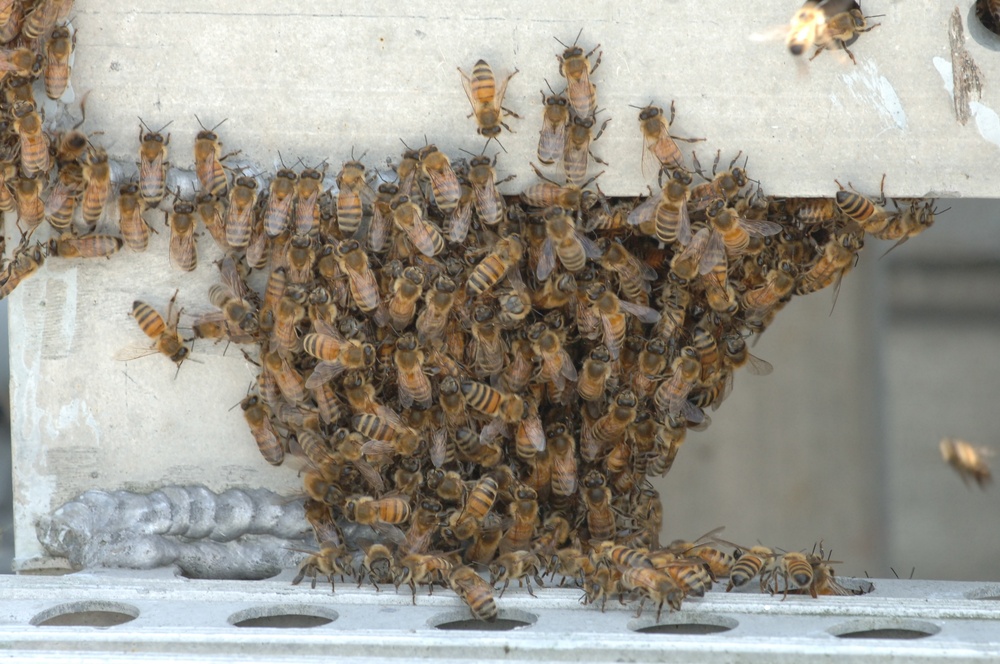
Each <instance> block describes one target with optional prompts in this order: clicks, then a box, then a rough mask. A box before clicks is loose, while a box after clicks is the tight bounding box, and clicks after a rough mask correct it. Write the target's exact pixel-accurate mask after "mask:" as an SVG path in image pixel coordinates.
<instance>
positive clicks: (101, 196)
mask: <svg viewBox="0 0 1000 664" xmlns="http://www.w3.org/2000/svg"><path fill="white" fill-rule="evenodd" d="M83 181H84V185H85V188H84V191H83V206H82V207H83V221H84V222H85V223H86V224H87V226H88V228H90V230H93V229H94V228H95V227H96V226H97V222H99V221H100V220H101V218H102V217H103V216H104V211H105V208H106V207H107V203H108V199H109V198H110V197H111V167H110V165H109V164H108V154H107V153H106V152H105V151H104V150H103V149H94V150H88V151H87V152H86V153H85V154H84V158H83Z"/></svg>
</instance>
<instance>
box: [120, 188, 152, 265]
mask: <svg viewBox="0 0 1000 664" xmlns="http://www.w3.org/2000/svg"><path fill="white" fill-rule="evenodd" d="M145 208H146V204H145V202H144V201H143V199H142V198H141V196H140V191H139V185H137V184H136V183H134V182H128V183H126V184H123V185H122V186H121V187H119V189H118V227H119V230H121V234H122V239H123V240H124V241H125V245H126V246H128V248H129V249H131V250H132V251H146V246H147V245H148V244H149V225H148V224H147V223H146V220H145V219H143V218H142V213H143V212H144V211H145Z"/></svg>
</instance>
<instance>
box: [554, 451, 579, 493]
mask: <svg viewBox="0 0 1000 664" xmlns="http://www.w3.org/2000/svg"><path fill="white" fill-rule="evenodd" d="M552 474H553V476H555V475H559V476H560V477H561V478H562V479H563V482H564V483H565V486H564V487H563V489H564V490H565V491H566V494H567V495H573V494H575V493H576V485H577V480H578V478H577V465H576V457H575V456H574V454H573V453H572V452H570V453H568V454H553V455H552Z"/></svg>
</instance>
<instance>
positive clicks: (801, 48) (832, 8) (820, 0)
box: [785, 0, 853, 55]
mask: <svg viewBox="0 0 1000 664" xmlns="http://www.w3.org/2000/svg"><path fill="white" fill-rule="evenodd" d="M851 4H853V3H852V2H849V1H845V0H807V2H806V3H805V4H804V5H802V7H801V8H799V10H798V11H797V12H795V15H794V16H792V20H791V22H790V24H789V26H788V33H787V35H786V37H785V45H786V46H788V50H789V51H790V52H791V54H792V55H802V54H803V53H805V52H806V51H807V50H808V49H810V48H811V47H812V46H813V45H814V44H816V43H817V42H818V41H820V40H822V39H823V38H824V34H825V31H826V21H827V18H828V17H830V16H833V15H834V14H836V13H839V12H840V11H847V9H848V8H849V7H850V6H851ZM841 5H843V9H841V8H840V6H841Z"/></svg>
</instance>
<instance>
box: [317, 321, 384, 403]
mask: <svg viewBox="0 0 1000 664" xmlns="http://www.w3.org/2000/svg"><path fill="white" fill-rule="evenodd" d="M317 329H321V330H323V331H322V332H310V333H309V334H307V335H305V336H304V337H302V350H304V351H305V352H306V353H307V354H309V355H311V356H313V357H315V358H316V359H318V360H320V363H319V364H317V365H316V367H315V368H314V369H313V372H312V374H311V375H310V376H309V378H308V379H307V380H306V387H308V388H310V389H315V388H318V387H320V386H321V385H325V384H326V383H328V382H329V381H331V380H333V379H334V378H336V377H337V376H339V375H340V374H341V373H343V372H345V371H354V370H360V369H367V368H368V367H370V366H372V364H374V363H375V347H374V346H372V345H371V344H369V343H362V342H360V341H357V340H355V339H351V340H346V339H344V338H343V337H341V336H340V335H339V334H338V333H337V332H336V331H335V330H334V329H332V328H331V327H329V326H328V325H325V324H321V325H318V326H317Z"/></svg>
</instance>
